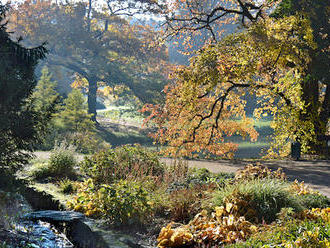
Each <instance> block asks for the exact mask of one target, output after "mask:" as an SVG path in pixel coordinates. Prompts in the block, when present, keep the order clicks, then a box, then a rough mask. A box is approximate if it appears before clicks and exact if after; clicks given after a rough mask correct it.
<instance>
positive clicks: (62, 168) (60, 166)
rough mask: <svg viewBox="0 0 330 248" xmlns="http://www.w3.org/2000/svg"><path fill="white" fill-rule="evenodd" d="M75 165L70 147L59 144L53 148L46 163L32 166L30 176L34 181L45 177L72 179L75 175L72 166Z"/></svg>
mask: <svg viewBox="0 0 330 248" xmlns="http://www.w3.org/2000/svg"><path fill="white" fill-rule="evenodd" d="M76 164H77V161H76V158H75V156H74V150H73V149H72V147H67V146H65V144H63V143H62V144H61V145H59V146H57V147H55V148H54V150H53V151H52V153H51V155H50V158H49V161H48V162H38V163H36V164H34V165H33V168H32V169H31V172H30V173H31V175H32V177H34V178H35V179H44V178H47V177H69V178H74V177H75V175H76V173H75V170H74V166H75V165H76Z"/></svg>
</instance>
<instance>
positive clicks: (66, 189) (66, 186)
mask: <svg viewBox="0 0 330 248" xmlns="http://www.w3.org/2000/svg"><path fill="white" fill-rule="evenodd" d="M59 187H60V189H61V192H63V193H64V194H72V193H74V192H76V191H77V187H76V186H75V184H74V182H72V181H71V180H69V179H63V180H62V181H60V182H59Z"/></svg>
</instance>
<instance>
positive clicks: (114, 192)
mask: <svg viewBox="0 0 330 248" xmlns="http://www.w3.org/2000/svg"><path fill="white" fill-rule="evenodd" d="M69 207H71V208H73V209H74V210H76V211H80V212H83V213H85V214H86V215H87V216H91V217H93V216H101V217H103V218H105V219H107V220H109V221H110V222H112V223H114V224H141V223H145V222H146V221H147V220H149V217H151V216H152V212H153V211H152V204H151V202H150V196H149V194H148V192H147V191H146V190H145V189H144V187H143V185H142V183H140V182H134V181H127V180H119V181H117V182H115V183H113V184H111V185H107V184H102V185H101V186H100V187H97V186H96V185H94V183H93V181H92V180H90V179H89V180H87V181H85V182H83V183H81V186H80V188H78V194H77V196H76V197H75V199H74V200H73V201H72V202H71V203H69Z"/></svg>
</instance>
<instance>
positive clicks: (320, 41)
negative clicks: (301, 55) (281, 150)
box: [272, 0, 330, 152]
mask: <svg viewBox="0 0 330 248" xmlns="http://www.w3.org/2000/svg"><path fill="white" fill-rule="evenodd" d="M294 15H299V16H302V17H303V18H306V19H308V20H309V21H310V26H311V28H312V29H313V39H314V41H315V43H316V46H313V47H310V48H309V50H308V56H309V58H310V59H309V61H306V62H307V64H306V67H305V69H304V81H303V83H302V84H301V86H302V92H303V93H302V99H303V101H304V102H305V103H306V109H305V110H304V111H302V112H301V113H300V119H303V120H310V121H311V122H312V128H311V129H312V130H313V131H314V132H315V137H314V139H313V140H311V141H310V144H309V145H310V147H311V149H312V150H314V151H316V152H322V149H324V147H326V144H325V141H326V139H329V136H328V138H327V136H326V133H327V132H328V131H329V130H327V128H328V126H327V125H329V118H330V75H329V71H330V23H329V15H330V3H329V2H328V1H322V0H314V1H310V0H302V1H298V0H284V1H282V2H281V4H280V5H279V7H278V8H277V9H276V11H275V12H274V14H273V15H272V16H274V17H275V18H283V17H286V16H294ZM298 139H300V138H299V137H298Z"/></svg>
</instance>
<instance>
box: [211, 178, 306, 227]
mask: <svg viewBox="0 0 330 248" xmlns="http://www.w3.org/2000/svg"><path fill="white" fill-rule="evenodd" d="M289 185H290V184H289V183H287V182H285V181H282V180H278V179H261V180H258V179H257V180H250V181H240V182H238V183H236V184H232V185H227V186H226V187H225V188H224V189H221V190H219V191H217V192H216V193H215V195H214V203H215V204H216V205H218V206H222V205H224V204H225V203H226V202H231V201H233V200H237V201H240V202H243V201H244V202H245V203H246V205H247V206H248V207H250V208H252V209H254V210H255V212H256V216H255V217H257V220H258V221H259V222H261V221H266V222H267V223H269V222H272V221H274V220H275V219H276V216H277V214H278V213H279V212H280V211H281V209H282V208H293V209H294V210H295V211H301V210H302V209H303V208H304V207H303V205H302V202H301V201H300V199H299V198H298V197H297V196H296V195H294V194H293V193H292V192H291V191H290V190H289Z"/></svg>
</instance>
